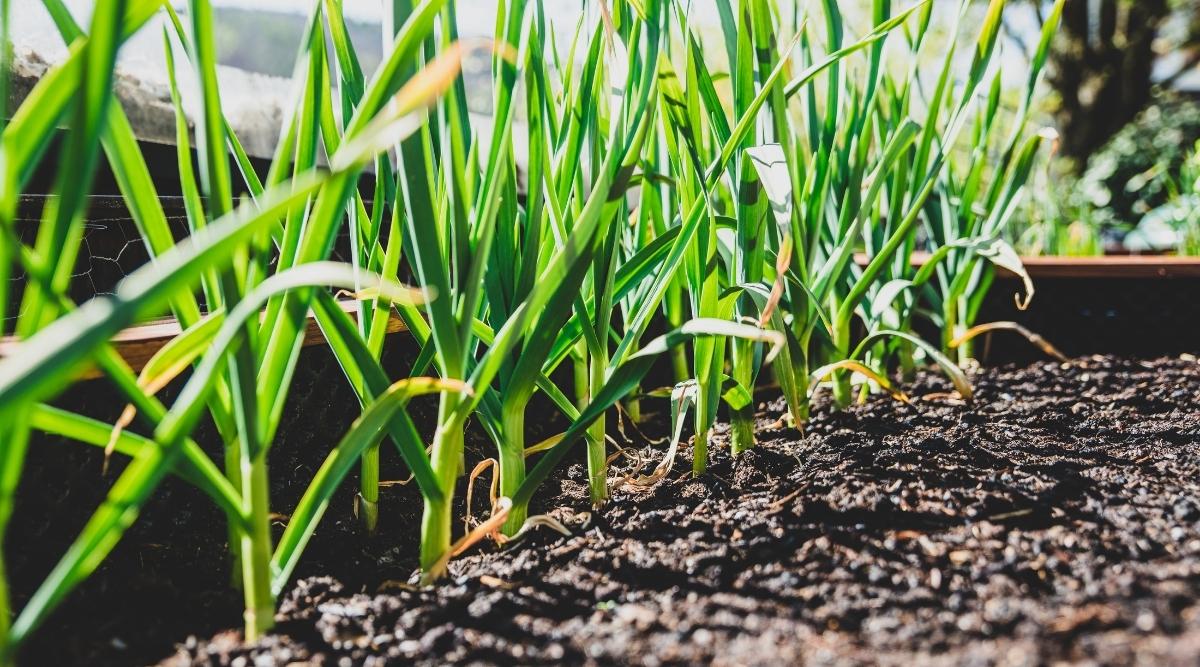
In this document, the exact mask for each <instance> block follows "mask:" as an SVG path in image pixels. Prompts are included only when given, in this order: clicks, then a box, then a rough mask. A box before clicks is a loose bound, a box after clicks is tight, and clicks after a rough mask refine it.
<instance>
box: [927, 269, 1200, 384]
mask: <svg viewBox="0 0 1200 667" xmlns="http://www.w3.org/2000/svg"><path fill="white" fill-rule="evenodd" d="M924 259H925V258H924V256H923V254H922V253H916V254H915V256H914V260H913V261H914V263H915V264H918V265H919V264H922V263H923V262H924ZM1021 261H1022V263H1024V265H1025V268H1026V270H1027V271H1028V272H1029V275H1030V276H1031V277H1032V278H1033V280H1034V284H1035V285H1036V286H1037V295H1036V296H1035V298H1034V299H1033V301H1032V302H1031V303H1030V305H1029V308H1028V309H1026V310H1024V311H1021V310H1018V309H1017V308H1016V307H1015V305H1014V303H1013V294H1015V293H1017V292H1019V291H1020V290H1021V283H1020V281H1019V280H1018V279H1017V277H1016V276H1015V275H1013V274H1011V273H1009V272H1007V271H1004V270H1003V269H1000V270H998V271H997V275H996V281H995V283H994V284H993V286H992V289H991V291H990V292H989V294H988V296H987V297H986V299H985V300H984V304H983V306H982V308H981V309H980V314H979V317H978V321H979V322H995V321H1014V322H1017V323H1019V324H1021V325H1023V326H1025V327H1026V328H1028V329H1030V330H1031V331H1034V332H1036V333H1038V334H1040V335H1041V336H1043V337H1045V338H1046V339H1047V340H1049V341H1050V342H1051V343H1053V344H1054V345H1055V346H1057V347H1058V348H1059V349H1061V350H1062V351H1063V352H1065V353H1066V354H1067V355H1068V356H1083V355H1091V354H1116V355H1122V356H1137V357H1143V358H1148V357H1155V356H1160V355H1178V354H1181V353H1185V352H1194V351H1195V350H1196V335H1195V331H1196V328H1197V327H1198V326H1200V301H1198V300H1197V299H1196V296H1195V295H1197V294H1200V258H1194V257H1162V256H1109V257H1023V258H1022V259H1021ZM976 351H977V353H978V355H979V357H980V358H981V360H982V361H984V362H986V363H989V364H1001V363H1029V362H1033V361H1037V360H1039V359H1042V358H1044V356H1043V355H1042V354H1041V352H1040V351H1039V350H1037V349H1036V348H1034V347H1031V346H1030V345H1029V344H1028V343H1027V342H1026V341H1024V340H1023V339H1022V338H1021V337H1019V336H1017V335H1015V334H1010V333H999V334H993V335H985V337H984V338H983V339H981V342H980V343H979V344H978V346H977V350H976Z"/></svg>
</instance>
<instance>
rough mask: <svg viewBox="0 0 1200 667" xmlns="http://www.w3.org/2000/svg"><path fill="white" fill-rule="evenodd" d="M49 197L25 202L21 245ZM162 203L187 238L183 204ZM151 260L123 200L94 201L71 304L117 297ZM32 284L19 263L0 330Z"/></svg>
mask: <svg viewBox="0 0 1200 667" xmlns="http://www.w3.org/2000/svg"><path fill="white" fill-rule="evenodd" d="M48 199H49V198H48V197H45V196H27V197H23V198H22V199H21V205H20V208H19V210H18V213H17V217H16V219H15V223H16V230H17V233H18V236H19V237H20V238H21V241H22V242H23V243H25V244H26V245H28V246H29V247H31V248H32V247H34V245H35V243H36V241H37V234H38V229H39V226H40V224H41V222H42V212H43V210H44V208H45V204H46V202H47V201H48ZM162 204H163V210H164V212H165V213H166V217H167V222H168V224H169V225H170V228H171V232H172V234H173V235H174V236H175V239H176V240H177V241H178V240H180V239H183V238H185V237H186V236H187V234H188V223H187V214H186V211H185V209H184V206H183V200H182V199H181V198H177V197H164V198H162ZM349 258H350V239H349V235H348V233H346V232H342V233H340V234H339V236H338V240H337V244H336V247H335V249H334V252H333V257H332V259H333V260H334V261H349ZM149 261H150V255H149V252H148V251H147V248H146V243H145V241H144V240H143V239H142V235H141V233H140V232H139V230H138V226H137V223H136V222H135V221H134V219H133V218H132V217H131V216H130V215H129V211H128V209H126V208H125V205H124V203H123V201H122V200H121V198H120V197H109V196H95V197H91V198H90V199H89V207H88V215H87V220H86V222H85V223H84V229H83V239H82V242H81V244H80V249H79V256H78V258H77V259H76V261H75V268H74V270H73V271H72V274H71V282H70V287H69V294H70V297H71V300H72V301H73V302H75V303H83V302H84V301H87V300H89V299H93V298H96V297H103V296H108V295H112V294H113V293H114V292H115V290H116V288H117V285H118V283H120V282H121V280H123V279H124V278H125V277H126V276H128V275H129V274H130V273H132V272H134V271H136V270H137V269H138V268H140V267H142V266H143V265H145V264H146V263H147V262H149ZM272 261H274V260H272ZM28 282H29V276H28V275H27V274H26V272H25V271H24V269H23V267H22V266H21V264H20V263H19V262H18V263H14V265H13V267H12V271H11V273H10V275H9V279H8V285H7V289H8V291H9V299H8V307H7V311H6V312H4V313H3V320H0V322H2V326H0V331H2V332H5V333H11V332H12V330H13V327H14V325H15V324H16V320H17V318H18V317H20V315H21V307H22V306H21V302H22V294H23V293H24V290H25V286H26V284H28ZM197 298H199V299H200V303H201V307H204V302H203V295H202V294H199V293H197Z"/></svg>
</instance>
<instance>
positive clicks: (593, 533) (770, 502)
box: [11, 348, 1200, 665]
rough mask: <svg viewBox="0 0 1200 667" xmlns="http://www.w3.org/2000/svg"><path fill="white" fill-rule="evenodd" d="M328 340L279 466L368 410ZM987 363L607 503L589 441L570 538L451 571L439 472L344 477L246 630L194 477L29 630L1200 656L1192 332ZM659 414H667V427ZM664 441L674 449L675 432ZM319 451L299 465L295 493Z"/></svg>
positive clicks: (748, 655) (755, 649)
mask: <svg viewBox="0 0 1200 667" xmlns="http://www.w3.org/2000/svg"><path fill="white" fill-rule="evenodd" d="M306 354H309V355H315V356H310V357H309V361H307V362H305V364H304V368H306V369H308V370H306V371H305V372H306V374H311V375H310V376H307V377H305V378H304V380H306V381H314V382H316V383H317V386H318V387H320V388H321V389H320V390H319V391H317V392H316V396H309V397H307V398H304V397H301V398H298V399H297V401H293V405H294V406H296V407H295V409H297V410H300V411H301V413H307V414H308V419H307V421H308V423H310V424H313V425H314V429H312V430H313V433H311V434H310V435H308V436H306V437H304V438H303V439H302V440H303V441H296V440H292V441H290V442H291V444H292V445H293V446H292V447H289V448H286V449H283V450H280V451H281V456H283V457H284V458H283V460H278V461H273V464H274V465H275V466H277V469H281V470H284V469H292V470H297V471H301V472H307V471H310V470H311V469H312V468H314V467H315V466H316V465H317V464H318V463H319V461H320V460H321V458H322V456H323V454H324V449H323V447H322V436H321V433H327V434H329V435H328V437H334V434H336V433H337V432H338V427H339V426H341V424H339V422H340V421H343V420H345V419H348V416H346V415H339V410H338V407H337V406H338V405H340V404H342V403H343V402H346V403H349V402H351V401H352V400H353V396H352V395H351V394H350V393H349V392H347V391H343V390H340V389H336V388H334V389H331V390H330V391H328V392H325V391H324V385H322V384H320V377H321V373H322V372H333V373H337V370H336V368H332V369H331V368H329V364H330V363H331V360H329V359H328V358H327V357H325V356H324V354H323V353H322V352H321V351H320V349H319V348H314V349H313V350H312V351H311V352H309V353H306ZM403 361H404V360H402V359H395V358H394V359H392V362H393V363H403ZM973 379H974V382H975V385H976V387H977V389H978V396H977V399H976V401H975V403H974V404H973V405H966V404H963V403H962V402H961V401H956V400H951V399H947V398H946V394H945V392H946V390H947V389H948V386H946V385H945V383H944V382H943V381H941V380H940V379H938V378H934V377H929V376H924V375H922V376H921V377H920V378H919V379H918V380H917V382H916V383H915V384H914V385H911V386H910V387H909V389H910V392H909V393H910V394H911V395H912V396H913V398H914V400H913V403H912V404H910V405H904V404H900V403H897V402H895V401H893V400H890V399H887V398H885V397H876V398H872V399H870V400H869V401H868V402H867V403H866V404H865V405H862V406H858V407H854V408H852V409H851V410H849V411H847V412H844V413H830V412H828V411H827V410H826V409H824V408H821V409H819V410H818V412H817V415H816V417H815V418H814V420H813V422H812V424H811V425H810V427H809V429H808V430H807V432H806V433H803V434H802V433H798V432H796V431H793V430H790V429H785V428H782V426H781V424H780V422H779V418H780V416H781V410H782V405H781V402H780V401H769V402H767V403H765V404H762V405H760V410H759V415H758V419H757V425H758V431H759V435H760V439H761V446H760V447H759V448H758V449H756V450H753V451H751V452H749V453H747V454H745V455H744V456H743V457H741V458H739V459H738V460H736V461H734V460H731V459H730V458H729V456H728V450H727V449H726V448H724V447H718V448H717V451H716V453H715V458H714V461H713V469H712V472H711V474H709V475H707V476H706V477H704V478H703V479H699V480H694V479H692V478H691V477H690V475H689V474H688V473H687V471H688V470H689V463H688V460H687V454H686V453H685V454H684V455H683V457H682V458H681V459H680V460H677V461H676V465H675V467H674V469H673V471H672V473H671V474H670V475H669V476H668V477H667V478H666V479H665V480H664V481H662V482H660V483H659V484H658V485H657V486H655V487H653V488H652V489H650V490H648V491H631V490H628V489H626V490H624V491H621V492H619V493H618V495H617V497H616V498H615V499H614V502H613V503H611V504H610V505H609V506H608V507H606V508H604V509H602V510H599V511H592V510H591V508H590V507H589V506H588V502H587V490H586V481H585V478H584V476H583V470H582V467H581V466H575V467H572V468H570V469H569V470H567V471H566V473H565V474H564V475H563V476H561V477H560V478H558V480H557V482H556V485H557V487H558V489H559V492H558V493H557V494H549V495H548V496H547V497H546V498H544V499H543V500H542V501H541V502H540V507H538V508H535V510H536V511H545V512H549V513H550V514H551V515H552V516H554V517H556V518H558V519H559V520H561V521H562V522H563V524H565V525H566V526H567V527H568V528H569V529H570V530H571V532H572V535H571V536H570V537H564V536H560V535H558V534H557V533H555V532H553V531H551V530H549V529H546V528H542V529H539V530H538V531H537V532H536V533H534V534H533V535H532V536H530V537H529V538H527V539H525V540H524V541H522V542H520V543H518V544H516V545H513V546H512V547H511V548H509V549H506V550H504V551H501V552H497V551H496V550H495V549H494V548H492V547H485V548H478V549H476V550H475V551H473V552H472V553H471V554H469V555H468V556H466V557H464V558H463V559H462V560H459V561H456V562H455V563H454V564H453V565H452V568H451V573H450V574H451V576H450V577H449V579H448V580H447V581H446V582H445V583H443V584H441V585H439V586H437V587H435V588H432V589H417V588H413V587H412V586H411V584H413V583H414V581H415V579H414V578H413V577H414V569H415V568H416V563H415V560H414V554H415V549H414V544H413V539H414V536H415V532H414V530H413V528H414V527H415V525H416V522H417V521H418V520H419V518H418V516H419V513H418V512H417V508H418V503H417V501H418V495H417V494H416V493H415V491H414V490H412V489H411V488H408V487H400V486H391V487H388V488H387V489H386V490H385V495H384V498H383V502H384V512H383V516H384V517H385V518H384V523H383V524H382V525H381V531H382V532H381V534H380V535H378V536H377V537H376V538H375V539H371V540H368V539H365V538H363V537H362V536H361V531H359V530H358V527H357V524H356V522H355V521H354V519H353V517H352V515H351V511H350V508H351V505H352V503H351V498H352V492H351V491H350V490H346V492H345V493H343V494H342V497H340V498H339V500H338V502H337V505H336V507H335V508H334V509H333V510H332V511H331V516H330V517H329V520H328V521H327V522H326V523H325V524H323V526H322V528H321V529H320V530H318V532H317V534H316V537H315V539H314V543H313V546H312V547H311V549H310V551H309V555H308V557H307V558H306V561H305V564H304V566H303V567H302V569H301V572H300V576H299V580H298V582H297V583H296V584H295V585H294V586H292V587H291V588H290V591H289V592H288V593H287V594H286V596H285V601H284V602H283V603H282V605H281V608H280V612H279V617H278V618H279V625H278V628H277V630H276V632H275V633H274V634H272V635H270V636H268V637H267V638H265V639H264V640H262V641H260V642H258V643H256V644H254V645H252V646H248V647H247V646H242V645H241V644H240V641H239V632H238V631H235V630H231V631H229V632H220V633H217V632H216V631H217V630H219V629H220V628H221V627H222V626H223V625H224V624H227V623H229V620H230V619H231V618H234V617H236V610H237V607H238V603H239V596H238V594H237V593H235V592H233V591H232V590H230V589H229V588H228V587H227V586H225V585H223V584H224V583H225V581H224V579H225V576H227V574H228V573H227V572H225V573H222V572H220V571H219V570H220V568H212V567H211V564H212V562H213V561H214V560H219V559H220V558H221V557H222V554H223V551H224V539H225V536H224V532H223V529H222V528H221V526H220V521H219V518H220V517H219V513H218V512H217V511H216V510H213V509H212V508H211V507H209V506H208V505H206V504H205V503H204V501H203V499H202V498H201V497H199V494H198V493H197V492H195V491H194V490H192V489H190V488H187V487H184V486H183V485H182V484H177V483H174V482H173V483H172V485H171V487H170V491H169V492H168V493H167V494H166V495H165V496H163V498H162V499H160V501H159V502H156V503H155V504H154V505H153V506H152V508H151V509H150V510H148V511H147V512H146V514H145V515H144V516H143V519H142V520H141V521H140V522H139V523H138V524H137V525H136V526H135V528H134V532H133V533H131V534H130V535H128V536H127V538H126V540H125V541H124V543H123V544H122V546H121V547H120V549H119V551H118V552H117V553H115V554H114V555H113V557H111V558H110V559H109V561H108V563H106V565H105V566H104V567H103V569H102V570H101V571H100V572H99V573H98V574H97V575H96V576H95V577H93V579H92V580H90V581H89V582H88V583H87V584H86V585H85V586H84V587H83V588H82V589H81V590H80V591H79V594H78V595H77V596H76V597H75V598H73V599H72V600H71V601H69V602H68V604H67V605H66V607H64V609H63V610H61V611H60V612H59V613H58V614H56V616H55V617H54V618H53V619H52V626H57V627H58V628H59V629H60V630H58V631H56V629H55V628H54V627H48V628H47V632H45V633H43V634H42V635H41V637H42V639H41V640H40V641H38V642H36V643H34V644H31V645H30V646H29V648H28V651H29V655H30V656H35V655H36V656H38V657H39V660H38V662H41V661H43V660H46V661H49V662H51V663H55V664H83V663H87V664H131V663H139V662H153V661H155V660H158V659H160V658H165V657H167V656H169V655H171V654H172V653H174V656H173V657H171V658H170V659H169V660H168V661H167V662H168V664H172V665H187V664H196V665H209V664H260V663H259V662H258V661H262V662H264V663H268V664H287V663H289V662H293V661H295V662H305V661H312V662H314V663H316V664H340V663H339V660H342V659H346V658H349V659H350V660H351V661H352V662H353V663H354V664H362V663H364V662H366V661H367V659H368V657H369V656H378V657H381V658H386V659H387V661H389V662H396V663H408V662H410V661H414V660H415V661H418V662H421V663H423V664H442V663H444V662H475V661H482V662H521V663H561V662H568V663H577V664H578V663H585V662H587V663H611V662H618V663H628V662H639V663H648V664H650V663H658V664H664V663H692V664H694V663H697V662H707V661H717V662H725V663H739V664H756V663H780V662H791V663H796V662H803V661H813V662H820V663H836V662H857V661H860V660H866V661H873V660H878V659H880V657H881V656H885V655H886V656H889V657H890V658H892V659H894V660H895V661H896V662H898V663H910V664H911V663H912V662H916V661H920V662H923V663H926V664H930V663H932V664H962V663H964V662H973V663H980V664H985V663H994V662H1005V661H1008V662H1016V663H1045V662H1054V661H1058V660H1069V661H1087V660H1094V661H1100V662H1105V663H1115V664H1122V663H1132V662H1134V660H1135V658H1137V659H1138V660H1140V661H1141V662H1142V664H1150V663H1154V664H1184V663H1191V662H1193V661H1194V660H1196V659H1197V658H1200V583H1198V582H1200V500H1198V498H1200V487H1198V483H1197V481H1196V480H1197V479H1200V478H1198V477H1197V470H1198V468H1200V449H1198V443H1200V413H1198V412H1197V410H1196V408H1195V406H1196V405H1197V401H1200V366H1198V365H1197V362H1196V360H1195V358H1193V357H1187V358H1184V359H1179V358H1176V359H1161V360H1158V361H1136V360H1122V359H1114V358H1107V357H1094V358H1085V359H1078V360H1076V361H1073V362H1072V363H1071V364H1066V365H1064V364H1059V363H1040V364H1036V365H1034V366H1030V367H1004V368H998V369H991V370H985V371H981V372H978V373H977V374H976V375H975V376H974V377H973ZM335 386H336V385H335ZM305 400H308V401H314V400H315V403H309V406H310V407H308V408H304V407H301V406H299V405H298V404H299V403H301V402H303V401H305ZM313 406H316V408H320V410H319V411H318V412H314V410H316V408H314V407H313ZM318 413H319V414H320V415H323V416H324V417H323V418H322V419H313V417H314V416H316V415H317V414H318ZM297 414H299V413H297ZM659 417H660V418H651V419H650V421H649V423H648V424H646V425H645V426H644V428H643V430H645V431H647V432H648V434H650V435H655V436H657V435H661V434H662V433H663V432H664V431H665V430H666V424H665V423H664V422H663V421H662V419H661V415H659ZM285 421H286V420H285ZM626 432H627V433H631V432H632V431H631V430H628V429H627V431H626ZM724 441H725V436H723V435H722V436H720V437H719V438H717V442H718V443H722V442H724ZM475 444H476V445H479V444H481V443H479V442H478V441H476V443H475ZM633 444H634V445H635V446H638V447H643V446H645V441H638V442H635V443H633ZM471 448H472V447H471V446H470V445H469V449H471ZM97 454H98V452H96V451H94V450H91V449H81V448H76V447H64V448H62V449H58V448H54V449H44V450H43V451H42V454H41V455H40V459H41V461H42V462H43V463H42V464H41V465H35V464H34V463H33V462H31V468H32V469H37V470H40V469H42V466H43V465H45V463H47V462H49V461H50V460H57V461H60V462H61V459H60V458H58V457H61V456H67V457H69V459H70V461H71V462H72V466H71V467H72V468H78V469H79V470H80V471H82V472H80V473H79V474H78V479H73V480H71V486H70V488H71V489H72V491H71V495H72V496H73V497H75V498H77V499H78V498H79V497H80V496H86V495H90V494H95V493H99V492H100V491H101V490H102V489H103V488H104V480H103V479H102V478H101V477H100V474H99V459H98V457H97ZM647 454H648V455H649V456H653V457H655V459H656V460H657V457H658V456H660V455H661V447H657V448H653V447H652V448H650V449H648V450H647ZM51 457H53V458H51ZM388 472H392V473H393V474H396V475H399V474H400V471H395V470H393V471H388ZM385 476H386V474H385ZM303 477H304V475H296V476H294V477H286V476H280V477H279V481H278V482H277V483H276V486H275V488H274V490H273V491H274V495H275V496H276V497H278V498H279V500H280V506H287V505H288V503H289V502H290V499H291V498H293V497H294V496H295V494H296V493H298V492H299V484H298V483H297V482H295V481H293V480H299V479H302V478H303ZM30 479H31V480H32V481H31V484H30V486H31V488H38V487H37V485H36V484H35V483H33V482H34V481H36V480H34V478H33V477H31V478H30ZM89 479H90V480H91V482H90V484H89V483H87V480H89ZM551 495H552V496H553V497H550V496H551ZM55 498H56V495H55V493H52V492H51V491H50V490H49V489H47V490H45V491H41V492H37V493H36V498H33V497H31V498H27V500H26V504H27V505H29V504H32V505H33V506H34V507H38V508H40V511H42V512H47V513H50V514H52V515H56V517H55V518H56V520H55V521H51V522H49V524H46V523H44V522H42V521H39V520H38V519H37V518H36V517H32V518H31V517H26V518H25V519H24V520H23V521H22V523H21V524H20V526H21V527H20V528H19V529H18V528H17V527H14V529H13V533H12V536H11V539H12V540H13V541H14V543H17V544H28V545H38V547H39V548H29V549H24V550H22V551H21V553H22V554H23V556H24V560H23V562H22V563H18V564H14V574H16V573H26V574H29V575H33V574H35V573H39V574H40V573H41V571H42V570H43V569H44V568H46V567H47V562H48V560H49V558H50V557H51V556H52V555H53V554H55V553H57V552H56V551H55V550H54V549H56V548H58V547H59V546H60V543H61V540H62V538H63V537H64V536H63V535H57V532H62V531H61V527H62V526H63V524H64V523H66V524H70V523H72V522H71V521H70V520H66V521H64V520H63V519H64V518H65V517H64V516H63V515H64V514H68V515H69V514H71V513H72V511H74V512H75V513H76V514H78V507H79V505H80V503H75V504H70V503H63V502H61V500H55ZM85 505H86V503H85ZM477 505H478V506H477V507H476V508H475V509H476V511H477V512H482V511H484V503H482V502H480V500H479V499H478V496H477ZM81 519H82V516H76V521H78V520H81ZM281 521H282V517H281ZM47 525H49V526H51V527H58V528H49V529H47V528H46V526H47ZM277 526H278V524H277ZM45 530H54V531H57V532H55V533H49V534H48V533H44V532H41V531H45ZM41 549H45V553H44V554H42V551H41ZM43 555H44V556H45V558H43ZM214 570H216V571H214ZM14 580H15V581H16V582H17V583H18V584H23V583H26V582H28V581H33V580H36V577H33V576H16V577H14ZM116 600H121V601H122V604H120V605H119V606H118V607H113V606H108V607H105V604H106V603H112V602H113V601H116ZM100 609H107V611H106V612H104V613H103V614H101V613H100ZM114 609H119V611H116V612H114V611H113V610H114ZM84 619H90V620H89V621H86V622H85V621H84ZM184 619H186V622H185V621H184ZM68 628H69V629H70V632H69V633H68V632H67V629H68ZM214 633H215V634H214ZM189 634H196V635H198V637H199V638H196V637H193V638H190V639H189V638H188V635H189ZM63 637H70V639H69V640H63V639H62V638H63ZM208 637H212V638H211V639H208ZM176 643H178V644H179V645H180V646H179V647H178V648H177V649H172V645H174V644H176ZM243 660H245V661H248V662H244V661H243ZM1147 661H1149V662H1147Z"/></svg>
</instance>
